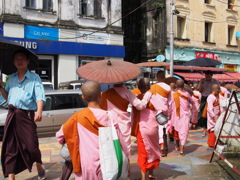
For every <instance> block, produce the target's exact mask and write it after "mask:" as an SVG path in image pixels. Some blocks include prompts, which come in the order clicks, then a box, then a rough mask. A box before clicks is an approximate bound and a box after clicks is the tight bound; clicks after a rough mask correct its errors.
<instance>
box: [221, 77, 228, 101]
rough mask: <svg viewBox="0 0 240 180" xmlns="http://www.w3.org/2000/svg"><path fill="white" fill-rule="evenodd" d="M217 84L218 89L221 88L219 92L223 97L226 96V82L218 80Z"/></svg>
mask: <svg viewBox="0 0 240 180" xmlns="http://www.w3.org/2000/svg"><path fill="white" fill-rule="evenodd" d="M219 84H220V90H221V92H220V94H221V95H222V96H223V97H224V99H226V98H228V97H229V95H230V92H229V91H228V90H227V88H225V87H224V86H225V85H226V82H224V81H220V82H219Z"/></svg>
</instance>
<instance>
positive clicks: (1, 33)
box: [0, 23, 3, 36]
mask: <svg viewBox="0 0 240 180" xmlns="http://www.w3.org/2000/svg"><path fill="white" fill-rule="evenodd" d="M0 35H1V36H3V23H0Z"/></svg>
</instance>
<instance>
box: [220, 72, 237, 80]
mask: <svg viewBox="0 0 240 180" xmlns="http://www.w3.org/2000/svg"><path fill="white" fill-rule="evenodd" d="M224 73H225V74H227V75H229V76H231V77H235V78H236V79H238V80H240V73H237V72H224Z"/></svg>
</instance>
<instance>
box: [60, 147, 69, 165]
mask: <svg viewBox="0 0 240 180" xmlns="http://www.w3.org/2000/svg"><path fill="white" fill-rule="evenodd" d="M60 155H61V156H62V158H63V159H65V160H66V161H71V157H70V153H69V150H68V147H67V144H66V143H64V144H63V145H62V148H61V150H60Z"/></svg>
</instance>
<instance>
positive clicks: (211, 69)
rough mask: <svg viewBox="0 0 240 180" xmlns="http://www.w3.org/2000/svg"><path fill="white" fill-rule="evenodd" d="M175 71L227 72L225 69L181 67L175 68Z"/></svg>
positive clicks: (168, 67)
mask: <svg viewBox="0 0 240 180" xmlns="http://www.w3.org/2000/svg"><path fill="white" fill-rule="evenodd" d="M166 68H167V69H170V66H167V67H166ZM173 69H174V70H190V71H192V70H195V71H207V70H210V71H219V72H224V71H227V70H226V69H224V68H214V67H197V66H180V65H177V66H173Z"/></svg>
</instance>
